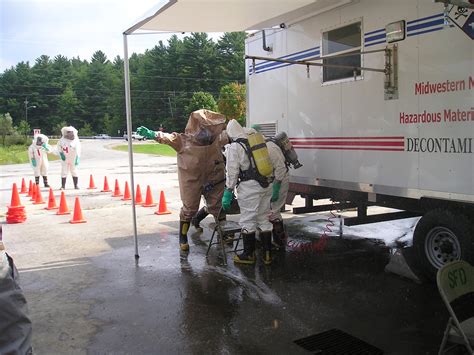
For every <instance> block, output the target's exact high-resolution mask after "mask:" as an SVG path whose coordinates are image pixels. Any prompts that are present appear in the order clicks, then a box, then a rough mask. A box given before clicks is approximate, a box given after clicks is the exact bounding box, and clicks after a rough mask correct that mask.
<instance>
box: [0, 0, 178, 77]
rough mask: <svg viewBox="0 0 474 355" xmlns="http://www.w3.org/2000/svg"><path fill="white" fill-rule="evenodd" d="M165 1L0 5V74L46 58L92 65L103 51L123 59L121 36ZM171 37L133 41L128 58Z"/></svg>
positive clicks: (54, 0) (20, 0)
mask: <svg viewBox="0 0 474 355" xmlns="http://www.w3.org/2000/svg"><path fill="white" fill-rule="evenodd" d="M162 2H166V1H164V0H0V73H1V72H3V71H4V70H5V69H8V68H10V67H11V66H15V65H16V64H17V63H18V62H21V61H25V62H26V61H28V62H29V63H30V65H34V63H35V60H36V58H38V57H39V56H41V55H43V54H45V55H48V56H50V57H51V58H54V57H55V56H56V55H58V54H61V55H64V56H66V57H68V58H72V57H77V56H79V57H80V58H81V59H86V60H90V58H91V57H92V54H93V53H94V52H95V51H97V50H102V51H103V52H105V54H106V55H107V58H108V59H109V60H113V59H114V58H115V56H117V55H120V57H122V58H123V35H122V33H123V32H124V31H125V30H126V29H128V28H130V27H131V26H132V25H134V24H135V23H136V22H138V21H139V20H140V19H142V18H143V17H144V15H145V14H148V13H149V10H150V9H154V8H156V6H157V5H159V4H160V3H162ZM169 36H170V35H169V34H159V35H146V36H145V35H139V36H129V37H128V38H129V39H128V45H129V54H131V53H133V52H136V53H143V52H144V51H145V50H146V49H151V48H153V47H154V46H155V44H157V43H158V41H159V40H165V41H166V40H167V39H168V38H169Z"/></svg>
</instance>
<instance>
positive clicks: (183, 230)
mask: <svg viewBox="0 0 474 355" xmlns="http://www.w3.org/2000/svg"><path fill="white" fill-rule="evenodd" d="M188 230H189V222H188V221H179V249H181V251H189V244H188Z"/></svg>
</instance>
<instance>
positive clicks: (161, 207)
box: [155, 191, 171, 215]
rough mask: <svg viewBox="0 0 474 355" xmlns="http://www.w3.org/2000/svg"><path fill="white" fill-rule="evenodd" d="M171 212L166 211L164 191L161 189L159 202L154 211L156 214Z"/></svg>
mask: <svg viewBox="0 0 474 355" xmlns="http://www.w3.org/2000/svg"><path fill="white" fill-rule="evenodd" d="M170 213H171V212H170V211H168V208H167V207H166V200H165V193H164V192H163V191H161V192H160V204H159V205H158V210H157V211H156V212H155V214H157V215H161V214H170Z"/></svg>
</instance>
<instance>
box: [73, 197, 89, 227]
mask: <svg viewBox="0 0 474 355" xmlns="http://www.w3.org/2000/svg"><path fill="white" fill-rule="evenodd" d="M86 222H87V221H86V220H85V219H84V217H83V216H82V210H81V204H80V202H79V197H76V201H74V214H73V215H72V219H71V220H70V221H69V223H72V224H76V223H86Z"/></svg>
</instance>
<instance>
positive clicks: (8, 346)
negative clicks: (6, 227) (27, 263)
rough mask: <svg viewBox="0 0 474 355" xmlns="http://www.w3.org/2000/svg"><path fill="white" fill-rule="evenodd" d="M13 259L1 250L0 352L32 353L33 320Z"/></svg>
mask: <svg viewBox="0 0 474 355" xmlns="http://www.w3.org/2000/svg"><path fill="white" fill-rule="evenodd" d="M17 279H18V272H17V270H16V268H15V266H14V265H13V260H12V259H11V258H10V257H9V256H8V255H7V253H6V252H5V251H4V250H0V354H31V353H32V352H31V330H32V329H31V321H30V319H29V318H28V316H27V305H26V299H25V296H23V292H22V290H21V288H20V286H19V285H18V282H17Z"/></svg>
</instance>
